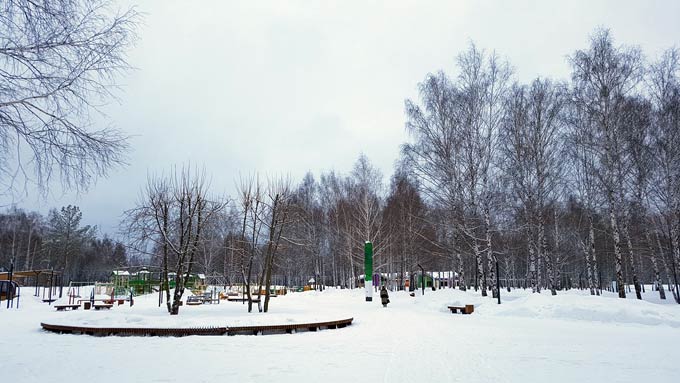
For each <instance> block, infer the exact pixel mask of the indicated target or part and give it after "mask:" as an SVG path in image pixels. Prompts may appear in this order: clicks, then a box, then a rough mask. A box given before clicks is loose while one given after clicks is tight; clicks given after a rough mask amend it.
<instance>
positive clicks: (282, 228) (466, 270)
mask: <svg viewBox="0 0 680 383" xmlns="http://www.w3.org/2000/svg"><path fill="white" fill-rule="evenodd" d="M679 58H680V52H679V51H678V50H677V49H675V48H672V49H669V50H667V51H666V52H664V53H663V54H662V55H661V57H660V58H659V59H657V60H656V61H653V62H647V61H645V59H644V57H643V55H642V53H641V51H640V49H639V48H636V47H627V46H617V45H616V44H615V42H614V40H613V38H612V36H611V34H610V32H609V31H608V30H604V29H600V30H596V31H595V32H594V33H593V34H592V36H591V38H590V42H589V46H588V47H586V48H585V49H582V50H578V51H576V52H574V53H573V54H572V55H570V56H569V57H568V62H569V64H570V66H571V78H570V79H569V80H568V81H558V80H553V79H548V78H536V79H535V80H533V81H531V82H530V83H528V84H523V83H520V82H518V81H516V80H515V79H514V77H513V73H512V69H511V68H512V67H511V65H510V64H509V63H508V62H507V61H505V60H503V59H501V58H500V57H499V56H498V55H496V54H495V53H487V52H484V51H483V50H481V49H478V48H477V47H476V46H474V44H471V45H470V47H469V48H468V49H467V50H466V51H464V52H462V53H461V54H459V55H458V56H457V60H456V64H457V65H456V73H455V75H454V76H451V75H449V74H447V73H446V72H444V71H440V72H437V73H434V74H428V75H427V76H426V77H425V80H424V81H423V82H422V83H420V84H419V97H418V98H417V99H416V100H406V102H405V114H406V129H407V131H408V134H409V141H408V142H406V143H404V144H403V146H402V150H401V155H400V158H399V161H398V162H397V166H396V167H395V171H394V175H393V176H392V177H391V178H390V179H389V183H388V185H386V184H385V179H384V177H383V175H382V174H381V172H380V171H379V170H378V169H377V168H376V167H374V166H373V165H372V164H371V163H370V160H369V159H368V157H367V156H366V155H363V154H362V155H361V156H360V157H359V158H358V159H357V161H356V163H355V165H354V167H353V169H352V170H351V171H350V172H349V173H348V174H344V175H343V174H339V173H337V172H334V171H328V172H323V173H321V174H320V176H319V177H318V179H317V178H315V177H314V176H313V175H312V174H311V173H309V174H307V175H305V176H304V178H303V179H302V180H301V181H300V182H299V183H297V184H294V183H293V182H291V181H290V179H281V178H276V179H266V180H263V179H261V178H260V177H258V176H256V175H255V176H252V177H250V178H248V179H242V180H241V181H240V184H239V191H238V193H237V194H238V195H237V196H236V197H234V198H233V199H228V198H221V199H212V200H211V199H210V198H207V197H206V194H205V193H203V194H201V196H199V195H196V196H194V199H193V200H194V201H198V200H199V199H203V200H205V201H208V200H210V201H211V202H210V204H206V206H205V209H206V210H205V211H204V213H205V214H204V215H203V217H204V222H203V228H202V234H201V238H200V239H199V240H195V241H194V245H191V246H194V247H193V248H192V250H191V251H188V252H186V254H192V255H191V259H187V260H185V261H188V263H184V262H180V263H181V264H182V265H185V267H188V265H193V266H192V267H193V269H194V270H201V271H203V272H205V273H207V274H208V275H220V276H222V277H223V278H224V280H225V281H227V283H244V284H246V285H248V286H249V287H251V286H256V287H258V288H257V289H254V291H260V290H262V288H263V287H267V286H269V285H271V284H282V285H283V284H285V285H303V284H309V283H310V281H311V280H312V279H313V280H314V282H316V284H318V285H319V287H320V288H321V286H324V285H335V286H345V287H354V286H356V285H357V284H358V283H360V281H361V274H362V272H363V258H362V257H363V255H362V254H363V252H362V246H363V243H364V241H371V242H373V243H374V246H375V247H374V249H375V263H376V266H375V270H376V272H380V273H385V274H387V275H390V276H391V279H390V281H389V282H388V283H390V284H391V285H392V286H391V287H394V288H403V286H404V280H405V279H406V278H408V277H409V276H412V275H414V274H415V273H416V271H417V270H418V268H417V267H418V265H421V266H423V267H424V268H425V269H427V270H432V271H449V270H452V271H455V272H456V274H457V279H458V284H459V285H460V287H461V288H475V289H478V290H480V291H481V294H483V295H486V294H487V293H488V292H490V293H491V295H492V296H496V294H498V293H499V292H498V291H497V288H496V282H495V281H496V280H497V279H499V280H501V281H502V283H501V285H502V286H503V287H507V288H510V287H524V288H531V289H532V290H533V291H535V292H541V291H542V290H543V289H546V290H549V291H550V292H551V293H552V294H557V291H559V290H561V289H565V288H572V287H581V288H587V289H589V290H590V292H591V293H592V294H593V295H595V294H600V292H601V290H602V289H612V290H613V289H615V291H616V292H617V293H618V295H619V296H620V297H626V295H627V294H635V295H636V296H637V298H639V299H641V297H642V294H641V293H642V291H643V289H645V284H653V285H654V286H655V289H656V290H657V291H658V293H659V294H660V296H661V298H662V299H665V291H666V289H671V290H673V294H674V297H675V299H676V300H677V299H678V296H677V272H678V271H679V270H677V269H678V265H679V264H680V247H679V246H678V241H679V240H680V239H679V237H678V235H679V230H678V225H679V224H680V221H679V218H680V196H679V194H678V190H680V188H679V186H680V185H679V184H678V183H679V181H680V142H679V140H680V126H679V124H680V81H679V80H680V61H679ZM182 177H184V178H186V179H187V180H188V179H192V176H191V175H190V172H189V173H186V172H184V173H183V176H182ZM182 177H180V178H182ZM198 179H205V176H201V177H199V178H198ZM202 182H203V181H201V183H202ZM175 183H176V184H179V183H181V182H175ZM206 191H207V189H206ZM155 194H157V193H156V192H155V191H154V192H149V193H148V194H147V199H146V201H147V202H148V203H142V204H140V206H152V205H153V201H155V200H157V198H156V197H154V195H155ZM180 194H181V193H180ZM199 197H200V198H199ZM206 198H207V199H206ZM217 201H221V202H217ZM175 203H176V204H178V206H180V207H181V206H184V208H186V209H189V206H190V205H189V204H182V203H181V201H180V199H177V200H176V202H175ZM159 208H160V209H161V210H162V206H156V207H152V210H153V209H159ZM163 211H165V212H169V211H170V210H163ZM181 211H182V210H181V209H179V210H178V213H176V214H178V215H177V216H176V217H175V218H172V219H170V220H169V221H168V225H167V226H166V228H165V229H164V228H163V226H162V225H161V224H162V223H164V222H165V221H164V220H163V219H160V220H159V219H158V218H154V220H153V222H152V225H155V226H156V228H155V229H154V230H155V233H156V235H158V236H159V237H157V238H160V237H166V239H164V240H155V242H154V243H155V244H156V248H155V250H152V251H151V252H150V256H151V257H152V258H151V259H160V258H159V257H158V255H159V254H165V250H164V249H163V246H165V244H166V242H167V238H168V237H169V235H168V233H169V232H170V231H172V230H171V229H170V228H171V227H175V229H174V230H179V231H177V234H176V235H174V237H176V238H180V243H181V237H182V233H183V232H182V231H181V230H182V229H181V228H182V227H185V229H184V230H186V225H183V224H182V223H181V219H180V216H181V217H184V218H186V217H189V216H190V213H189V212H188V211H187V212H186V213H181ZM197 211H199V212H200V211H201V210H200V209H199V210H197ZM173 219H175V220H177V219H179V221H176V222H175V221H172V220H173ZM173 222H175V223H173ZM154 230H151V232H154ZM167 230H170V231H167ZM136 231H139V232H143V231H144V230H141V231H140V230H130V232H136ZM147 232H148V230H147ZM145 237H147V238H148V237H149V236H148V235H147V234H145ZM178 246H179V245H177V246H175V245H173V246H171V248H172V247H178ZM145 249H148V247H145ZM153 257H156V258H153ZM164 257H165V255H163V257H162V258H163V259H165V258H164ZM180 257H181V254H180V253H177V254H176V255H175V256H174V258H173V259H171V262H170V263H171V264H175V265H177V264H178V263H177V259H179V258H180ZM157 263H159V262H158V261H157ZM497 268H498V270H499V273H500V275H498V276H497V275H496V269H497ZM664 284H665V285H666V286H664ZM673 286H675V288H674V289H673ZM250 290H251V289H248V291H250ZM268 292H269V289H268V288H267V289H266V291H265V293H268Z"/></svg>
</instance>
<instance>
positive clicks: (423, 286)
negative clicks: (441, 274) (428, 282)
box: [418, 263, 425, 295]
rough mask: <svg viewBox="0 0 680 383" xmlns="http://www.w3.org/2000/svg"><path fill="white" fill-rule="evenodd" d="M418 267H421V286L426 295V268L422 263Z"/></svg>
mask: <svg viewBox="0 0 680 383" xmlns="http://www.w3.org/2000/svg"><path fill="white" fill-rule="evenodd" d="M418 267H420V287H421V289H422V291H423V295H425V270H424V269H423V266H420V263H419V264H418Z"/></svg>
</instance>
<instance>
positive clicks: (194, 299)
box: [187, 295, 203, 306]
mask: <svg viewBox="0 0 680 383" xmlns="http://www.w3.org/2000/svg"><path fill="white" fill-rule="evenodd" d="M202 304H203V297H202V296H200V295H191V296H188V297H187V306H198V305H202Z"/></svg>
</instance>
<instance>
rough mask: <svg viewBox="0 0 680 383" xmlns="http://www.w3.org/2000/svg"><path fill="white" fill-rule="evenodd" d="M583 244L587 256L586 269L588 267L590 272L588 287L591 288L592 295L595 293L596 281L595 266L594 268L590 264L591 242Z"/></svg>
mask: <svg viewBox="0 0 680 383" xmlns="http://www.w3.org/2000/svg"><path fill="white" fill-rule="evenodd" d="M581 245H582V246H583V254H584V255H585V258H586V269H587V272H588V288H589V289H590V295H595V283H594V280H593V268H592V265H591V264H590V244H588V245H585V244H583V242H581ZM579 287H580V286H579Z"/></svg>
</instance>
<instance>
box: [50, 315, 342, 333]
mask: <svg viewBox="0 0 680 383" xmlns="http://www.w3.org/2000/svg"><path fill="white" fill-rule="evenodd" d="M353 320H354V318H349V319H340V320H336V321H330V322H315V323H298V324H284V325H264V326H236V327H193V328H144V327H83V326H64V325H55V324H49V323H40V326H42V328H43V329H44V330H45V331H51V332H55V333H58V334H85V335H93V336H111V335H116V336H189V335H225V334H226V335H238V334H240V335H263V334H281V333H286V334H292V333H296V332H299V331H317V330H321V329H323V328H327V329H337V328H343V327H346V326H349V325H351V324H352V321H353Z"/></svg>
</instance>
